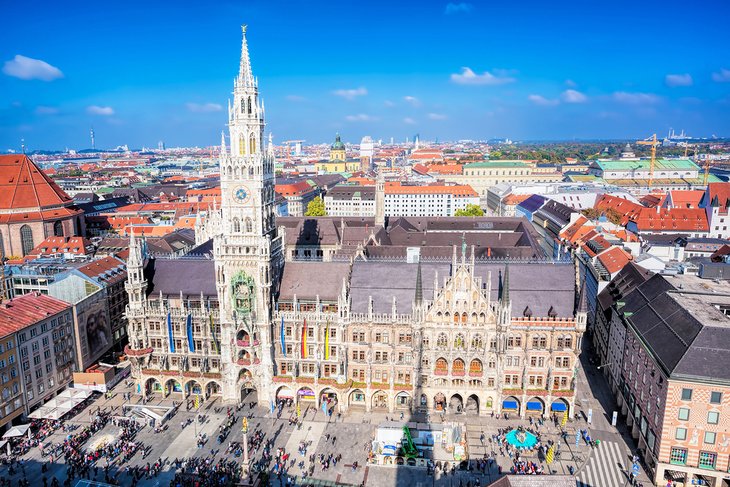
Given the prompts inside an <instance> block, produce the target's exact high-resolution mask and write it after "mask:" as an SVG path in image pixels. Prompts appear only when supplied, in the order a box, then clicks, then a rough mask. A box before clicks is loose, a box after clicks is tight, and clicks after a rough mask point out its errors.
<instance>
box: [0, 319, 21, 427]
mask: <svg viewBox="0 0 730 487" xmlns="http://www.w3.org/2000/svg"><path fill="white" fill-rule="evenodd" d="M15 329H16V328H15V325H14V324H13V323H8V322H5V323H2V324H0V379H1V381H2V383H0V432H2V431H5V429H6V428H7V425H9V424H12V421H13V420H14V419H15V418H17V417H18V416H20V415H21V414H23V404H24V401H23V390H22V384H21V382H20V364H19V363H18V354H17V350H16V347H15V344H16V342H15Z"/></svg>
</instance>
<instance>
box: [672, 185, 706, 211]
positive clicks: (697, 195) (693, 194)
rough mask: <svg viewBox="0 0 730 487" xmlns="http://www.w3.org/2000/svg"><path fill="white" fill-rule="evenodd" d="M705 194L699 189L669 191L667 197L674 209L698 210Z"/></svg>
mask: <svg viewBox="0 0 730 487" xmlns="http://www.w3.org/2000/svg"><path fill="white" fill-rule="evenodd" d="M704 195H705V192H704V191H702V190H699V189H685V190H677V191H670V192H669V196H670V198H671V200H672V206H673V207H674V208H699V206H700V201H702V197H703V196H704Z"/></svg>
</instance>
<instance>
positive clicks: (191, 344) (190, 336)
mask: <svg viewBox="0 0 730 487" xmlns="http://www.w3.org/2000/svg"><path fill="white" fill-rule="evenodd" d="M185 328H186V329H187V334H188V350H190V351H191V352H195V340H193V315H192V314H191V313H188V317H187V319H186V323H185Z"/></svg>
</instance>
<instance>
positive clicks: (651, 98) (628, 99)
mask: <svg viewBox="0 0 730 487" xmlns="http://www.w3.org/2000/svg"><path fill="white" fill-rule="evenodd" d="M613 99H614V100H616V101H617V102H620V103H628V104H630V105H642V104H650V103H657V102H658V101H659V97H658V96H657V95H654V94H653V93H629V92H626V91H617V92H616V93H614V94H613Z"/></svg>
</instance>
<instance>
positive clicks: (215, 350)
mask: <svg viewBox="0 0 730 487" xmlns="http://www.w3.org/2000/svg"><path fill="white" fill-rule="evenodd" d="M209 316H210V336H211V338H212V340H211V345H212V347H213V353H220V348H219V347H218V341H217V340H216V339H215V324H214V323H213V313H210V315H209Z"/></svg>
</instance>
